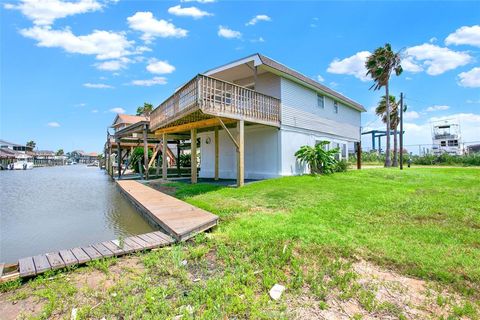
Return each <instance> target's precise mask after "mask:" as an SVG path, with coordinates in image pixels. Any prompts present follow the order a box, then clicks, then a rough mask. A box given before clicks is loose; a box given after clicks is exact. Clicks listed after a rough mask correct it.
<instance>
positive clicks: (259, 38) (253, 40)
mask: <svg viewBox="0 0 480 320" xmlns="http://www.w3.org/2000/svg"><path fill="white" fill-rule="evenodd" d="M250 42H253V43H257V42H260V43H261V42H265V39H263V37H258V38H256V39H252V40H250Z"/></svg>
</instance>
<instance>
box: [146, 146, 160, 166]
mask: <svg viewBox="0 0 480 320" xmlns="http://www.w3.org/2000/svg"><path fill="white" fill-rule="evenodd" d="M160 146H161V144H160V143H159V144H157V145H156V146H155V152H153V156H152V159H150V162H149V163H148V166H149V167H151V166H152V164H153V162H154V161H155V157H156V156H157V154H158V151H159V150H160Z"/></svg>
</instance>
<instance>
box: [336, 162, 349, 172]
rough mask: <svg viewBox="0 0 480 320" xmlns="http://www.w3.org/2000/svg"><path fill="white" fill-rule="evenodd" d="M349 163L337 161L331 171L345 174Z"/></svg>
mask: <svg viewBox="0 0 480 320" xmlns="http://www.w3.org/2000/svg"><path fill="white" fill-rule="evenodd" d="M348 165H349V163H348V162H347V161H346V160H341V161H338V162H337V164H336V165H335V168H334V169H333V170H334V171H335V172H346V171H347V170H348Z"/></svg>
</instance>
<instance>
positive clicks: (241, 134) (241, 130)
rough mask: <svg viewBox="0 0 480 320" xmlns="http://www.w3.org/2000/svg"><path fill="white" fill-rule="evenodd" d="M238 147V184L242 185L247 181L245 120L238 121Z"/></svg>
mask: <svg viewBox="0 0 480 320" xmlns="http://www.w3.org/2000/svg"><path fill="white" fill-rule="evenodd" d="M237 134H238V138H237V141H238V148H237V186H238V187H241V186H243V185H244V183H245V181H244V178H245V166H244V164H245V154H244V149H245V123H244V121H243V120H239V121H238V122H237Z"/></svg>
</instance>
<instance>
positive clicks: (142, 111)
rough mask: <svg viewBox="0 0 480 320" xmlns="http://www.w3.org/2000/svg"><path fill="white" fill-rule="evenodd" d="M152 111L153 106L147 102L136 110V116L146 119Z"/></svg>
mask: <svg viewBox="0 0 480 320" xmlns="http://www.w3.org/2000/svg"><path fill="white" fill-rule="evenodd" d="M152 110H153V105H152V104H151V103H148V102H144V103H143V106H141V107H138V108H137V116H146V117H148V116H149V115H150V113H151V112H152Z"/></svg>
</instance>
